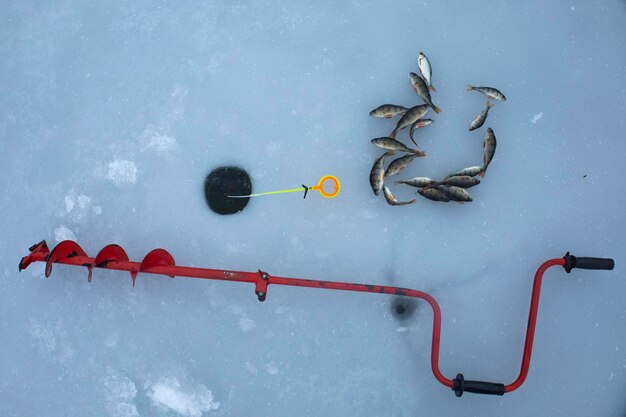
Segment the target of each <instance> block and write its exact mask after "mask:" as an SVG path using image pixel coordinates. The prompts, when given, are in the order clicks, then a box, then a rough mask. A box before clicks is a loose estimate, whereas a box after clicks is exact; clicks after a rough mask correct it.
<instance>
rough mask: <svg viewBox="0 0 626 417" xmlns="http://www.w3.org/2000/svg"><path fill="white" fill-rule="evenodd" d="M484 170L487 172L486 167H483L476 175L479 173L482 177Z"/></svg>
mask: <svg viewBox="0 0 626 417" xmlns="http://www.w3.org/2000/svg"><path fill="white" fill-rule="evenodd" d="M486 172H487V168H483V169H481V170H480V172H479V173H478V175H480V176H481V177H484V176H485V173H486Z"/></svg>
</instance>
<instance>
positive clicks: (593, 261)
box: [563, 252, 615, 274]
mask: <svg viewBox="0 0 626 417" xmlns="http://www.w3.org/2000/svg"><path fill="white" fill-rule="evenodd" d="M563 259H564V260H565V265H563V268H565V271H566V272H567V273H568V274H569V273H570V271H571V270H572V269H574V268H579V269H604V270H607V271H611V270H612V269H613V268H614V267H615V261H614V260H613V259H611V258H583V257H576V256H574V255H570V253H569V252H567V253H566V254H565V256H564V257H563Z"/></svg>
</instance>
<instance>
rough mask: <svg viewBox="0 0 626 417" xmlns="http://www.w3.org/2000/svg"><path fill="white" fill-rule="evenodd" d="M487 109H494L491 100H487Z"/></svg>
mask: <svg viewBox="0 0 626 417" xmlns="http://www.w3.org/2000/svg"><path fill="white" fill-rule="evenodd" d="M487 107H489V108H491V107H493V103H492V102H491V101H489V100H487Z"/></svg>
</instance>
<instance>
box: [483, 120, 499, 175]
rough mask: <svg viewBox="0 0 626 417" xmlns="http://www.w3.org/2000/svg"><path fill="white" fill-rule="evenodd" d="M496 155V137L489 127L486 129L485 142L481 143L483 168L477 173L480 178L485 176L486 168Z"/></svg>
mask: <svg viewBox="0 0 626 417" xmlns="http://www.w3.org/2000/svg"><path fill="white" fill-rule="evenodd" d="M495 153H496V135H495V134H494V133H493V130H492V129H491V128H490V127H489V128H487V133H485V140H484V141H483V167H482V169H481V170H480V172H479V175H480V176H481V177H484V176H485V173H486V172H487V167H488V166H489V164H490V163H491V160H492V159H493V155H495Z"/></svg>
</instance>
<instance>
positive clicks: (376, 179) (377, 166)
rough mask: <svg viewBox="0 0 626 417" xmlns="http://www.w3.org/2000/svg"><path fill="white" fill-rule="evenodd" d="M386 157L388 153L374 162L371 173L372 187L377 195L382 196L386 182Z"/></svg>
mask: <svg viewBox="0 0 626 417" xmlns="http://www.w3.org/2000/svg"><path fill="white" fill-rule="evenodd" d="M386 156H388V153H387V152H385V153H384V154H383V155H382V156H381V157H380V158H378V159H377V160H376V162H374V166H372V170H371V171H370V185H371V186H372V190H373V191H374V194H375V195H378V194H380V190H382V188H383V182H384V181H385V157H386Z"/></svg>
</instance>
